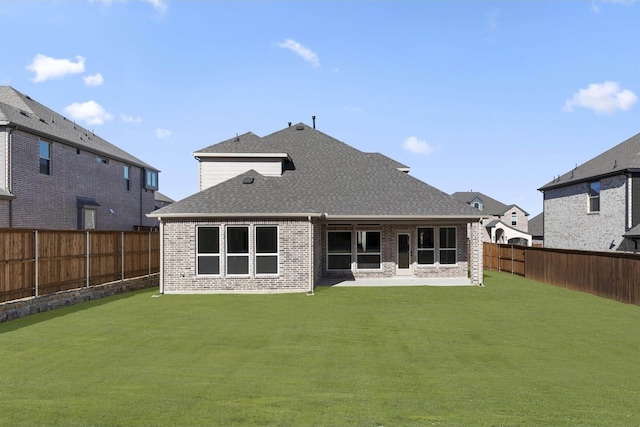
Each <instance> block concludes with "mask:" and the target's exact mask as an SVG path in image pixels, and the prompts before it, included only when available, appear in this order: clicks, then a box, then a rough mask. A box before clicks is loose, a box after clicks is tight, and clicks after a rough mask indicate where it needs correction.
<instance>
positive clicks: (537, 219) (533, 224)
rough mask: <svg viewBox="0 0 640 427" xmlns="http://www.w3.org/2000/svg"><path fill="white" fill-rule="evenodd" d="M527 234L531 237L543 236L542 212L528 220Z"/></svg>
mask: <svg viewBox="0 0 640 427" xmlns="http://www.w3.org/2000/svg"><path fill="white" fill-rule="evenodd" d="M529 234H531V235H532V236H543V235H544V212H541V213H539V214H538V215H536V216H534V217H533V218H531V219H530V220H529Z"/></svg>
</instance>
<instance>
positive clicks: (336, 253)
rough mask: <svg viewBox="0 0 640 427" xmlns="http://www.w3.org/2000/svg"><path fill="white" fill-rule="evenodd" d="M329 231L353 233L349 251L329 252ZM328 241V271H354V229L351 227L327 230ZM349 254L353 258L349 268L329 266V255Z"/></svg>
mask: <svg viewBox="0 0 640 427" xmlns="http://www.w3.org/2000/svg"><path fill="white" fill-rule="evenodd" d="M329 233H349V234H350V235H351V239H350V240H351V245H350V246H351V247H350V248H349V252H334V253H329ZM326 239H327V240H326V241H327V251H326V252H327V260H326V271H353V230H351V229H344V228H342V229H333V230H327V233H326ZM344 255H349V257H350V258H351V262H350V263H349V268H329V257H330V256H344Z"/></svg>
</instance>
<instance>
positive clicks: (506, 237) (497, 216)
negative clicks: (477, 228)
mask: <svg viewBox="0 0 640 427" xmlns="http://www.w3.org/2000/svg"><path fill="white" fill-rule="evenodd" d="M452 196H453V197H455V198H456V199H458V200H460V201H462V202H465V203H467V204H469V205H471V206H473V207H474V208H476V209H478V210H480V211H481V212H482V213H483V214H484V215H485V216H486V218H485V219H483V221H482V225H483V227H482V228H483V239H484V241H485V242H491V243H511V244H518V245H527V246H531V242H532V236H531V234H529V232H528V230H529V225H528V217H529V214H528V213H527V212H525V211H524V210H522V209H521V208H520V207H518V205H505V204H504V203H502V202H499V201H498V200H496V199H493V198H491V197H489V196H487V195H486V194H483V193H480V192H477V191H458V192H456V193H453V194H452Z"/></svg>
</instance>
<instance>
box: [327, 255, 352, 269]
mask: <svg viewBox="0 0 640 427" xmlns="http://www.w3.org/2000/svg"><path fill="white" fill-rule="evenodd" d="M327 267H328V268H329V270H351V255H329V260H328V266H327Z"/></svg>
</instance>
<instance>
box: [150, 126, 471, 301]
mask: <svg viewBox="0 0 640 427" xmlns="http://www.w3.org/2000/svg"><path fill="white" fill-rule="evenodd" d="M193 155H194V156H195V157H196V158H197V159H198V160H199V167H200V189H201V191H200V192H198V193H196V194H194V195H192V196H189V197H187V198H185V199H183V200H180V201H177V202H176V203H173V204H171V205H169V206H167V207H164V208H162V209H159V210H157V211H155V212H153V213H151V214H149V216H150V217H153V218H158V219H159V220H160V232H161V242H162V243H161V262H162V271H161V278H160V281H161V285H160V286H161V292H164V293H225V292H226V293H240V292H256V293H268V292H301V291H312V290H313V289H314V287H315V286H316V285H318V284H319V282H320V280H322V279H328V278H333V279H335V280H343V279H354V278H393V277H396V276H404V277H413V278H454V279H456V280H457V281H459V283H460V284H481V283H482V237H481V234H480V219H481V217H482V214H481V213H480V212H479V211H478V210H476V209H473V208H471V207H470V206H468V205H466V204H464V203H461V202H459V201H458V200H456V199H455V198H453V197H451V196H449V195H448V194H446V193H444V192H442V191H440V190H437V189H436V188H434V187H432V186H430V185H428V184H425V183H424V182H422V181H419V180H418V179H416V178H413V177H412V176H410V175H409V174H408V173H407V171H408V168H407V167H406V166H404V165H402V164H400V163H398V162H396V161H394V160H391V159H389V158H387V157H385V156H383V155H381V154H378V153H364V152H361V151H359V150H357V149H355V148H353V147H351V146H349V145H347V144H345V143H343V142H340V141H338V140H336V139H334V138H332V137H330V136H328V135H326V134H324V133H322V132H319V131H317V130H315V129H313V128H311V127H309V126H307V125H304V124H297V125H294V126H289V127H287V128H285V129H283V130H280V131H278V132H275V133H273V134H271V135H268V136H265V137H258V136H257V135H255V134H253V133H245V134H243V135H240V136H237V137H234V138H231V139H229V140H227V141H224V142H221V143H219V144H216V145H212V146H210V147H207V148H204V149H202V150H200V151H197V152H195V153H193ZM468 224H471V227H470V230H471V234H470V235H468V234H467V225H468Z"/></svg>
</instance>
